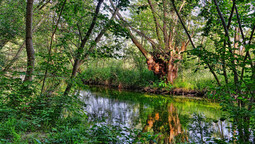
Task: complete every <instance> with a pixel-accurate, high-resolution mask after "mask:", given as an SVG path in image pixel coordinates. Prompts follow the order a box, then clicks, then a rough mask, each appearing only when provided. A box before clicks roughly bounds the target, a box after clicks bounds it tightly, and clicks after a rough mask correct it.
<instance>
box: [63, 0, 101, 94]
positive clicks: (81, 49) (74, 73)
mask: <svg viewBox="0 0 255 144" xmlns="http://www.w3.org/2000/svg"><path fill="white" fill-rule="evenodd" d="M102 3H103V0H99V1H98V3H97V7H96V11H95V15H94V17H93V20H92V23H91V25H90V28H89V30H88V31H87V33H86V36H85V37H84V39H83V40H82V42H81V45H80V47H79V48H78V50H77V56H76V58H75V61H74V66H73V71H72V75H71V78H70V79H71V81H73V79H74V77H75V76H76V74H77V70H78V68H79V63H80V58H81V56H82V52H83V49H84V46H85V45H86V43H87V41H88V39H89V37H90V35H91V33H92V30H93V29H94V26H95V24H96V20H97V16H98V13H99V10H100V6H101V4H102ZM71 88H72V82H69V83H68V84H67V87H66V90H65V92H64V95H68V93H69V92H70V90H71Z"/></svg>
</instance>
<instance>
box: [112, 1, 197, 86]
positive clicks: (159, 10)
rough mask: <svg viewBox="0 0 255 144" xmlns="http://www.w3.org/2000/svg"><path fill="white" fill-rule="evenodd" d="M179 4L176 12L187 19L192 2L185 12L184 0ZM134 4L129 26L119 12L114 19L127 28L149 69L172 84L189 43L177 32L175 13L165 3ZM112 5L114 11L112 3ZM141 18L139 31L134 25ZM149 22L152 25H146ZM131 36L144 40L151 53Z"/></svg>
mask: <svg viewBox="0 0 255 144" xmlns="http://www.w3.org/2000/svg"><path fill="white" fill-rule="evenodd" d="M178 4H180V5H181V6H180V9H179V11H180V12H181V11H184V13H185V15H186V16H187V15H188V13H189V12H190V11H191V9H192V7H193V3H190V4H191V6H189V7H188V8H187V9H185V10H184V6H185V5H186V4H187V1H185V0H184V1H181V2H180V3H178ZM137 5H139V7H138V12H137V11H135V12H134V11H133V13H132V18H133V19H134V21H133V22H132V23H131V24H130V22H128V21H127V20H125V18H123V17H122V15H121V14H120V13H118V18H117V20H118V21H119V23H121V24H122V26H124V27H126V28H127V32H128V34H129V36H130V38H131V40H132V42H133V43H134V44H135V45H136V46H137V48H138V49H139V50H140V52H141V53H142V54H143V55H144V57H145V58H146V62H147V65H148V69H149V70H152V71H153V72H154V74H155V75H157V76H158V77H160V78H161V79H166V82H170V83H173V82H174V80H175V79H176V77H177V73H178V64H179V61H180V60H181V59H182V53H183V52H184V51H185V50H186V48H187V46H188V44H189V40H188V39H186V38H184V37H183V34H184V33H183V32H182V31H181V30H180V27H179V24H178V18H177V15H175V14H174V12H173V7H172V6H171V5H169V3H168V1H166V0H162V1H155V2H152V1H151V0H148V1H147V2H144V1H139V3H137ZM112 6H113V8H115V6H114V4H113V2H112ZM137 13H138V14H137ZM143 19H144V21H143V23H144V25H143V24H141V25H140V26H139V27H140V28H135V27H134V26H133V25H134V24H135V23H137V22H138V23H140V21H139V20H143ZM150 21H153V23H148V22H150ZM137 27H138V26H137ZM138 29H139V30H138ZM134 33H136V34H137V35H139V36H141V37H143V38H144V39H145V40H147V42H148V43H149V44H150V45H151V52H149V50H146V49H145V47H146V45H144V44H142V43H141V42H139V41H138V38H137V36H136V35H135V34H134Z"/></svg>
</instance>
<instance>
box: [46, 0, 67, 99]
mask: <svg viewBox="0 0 255 144" xmlns="http://www.w3.org/2000/svg"><path fill="white" fill-rule="evenodd" d="M65 4H66V0H65V1H64V3H63V5H62V7H61V10H60V13H59V17H58V20H57V23H56V27H55V29H54V31H53V33H52V35H51V40H50V48H49V51H48V64H47V66H46V70H45V73H44V78H43V84H42V88H41V94H42V93H43V89H44V84H45V81H46V78H47V74H48V67H49V62H50V60H51V49H52V43H53V39H54V35H55V33H56V31H57V28H58V23H59V20H60V17H61V14H62V12H63V9H64V6H65Z"/></svg>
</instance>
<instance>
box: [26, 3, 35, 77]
mask: <svg viewBox="0 0 255 144" xmlns="http://www.w3.org/2000/svg"><path fill="white" fill-rule="evenodd" d="M33 2H34V1H33V0H27V14H26V51H27V71H26V76H25V80H24V82H25V81H32V74H33V71H34V62H35V56H34V53H35V52H34V48H33V40H32V21H33Z"/></svg>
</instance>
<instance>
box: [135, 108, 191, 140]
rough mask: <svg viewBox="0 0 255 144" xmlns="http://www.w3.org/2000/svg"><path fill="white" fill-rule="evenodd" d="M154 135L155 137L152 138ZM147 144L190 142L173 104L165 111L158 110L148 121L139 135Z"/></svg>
mask: <svg viewBox="0 0 255 144" xmlns="http://www.w3.org/2000/svg"><path fill="white" fill-rule="evenodd" d="M152 135H153V136H152ZM138 137H139V138H140V139H141V138H143V139H145V138H146V140H147V143H180V142H182V143H183V142H187V141H188V133H187V132H186V131H185V130H184V129H183V128H182V125H181V122H180V118H179V114H178V113H177V109H176V107H175V106H174V105H173V104H172V103H171V104H168V105H167V107H166V108H165V109H161V110H160V109H157V110H155V111H154V112H153V113H152V114H151V115H149V116H148V118H147V120H146V125H145V126H144V127H143V130H142V133H140V134H139V135H138Z"/></svg>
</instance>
